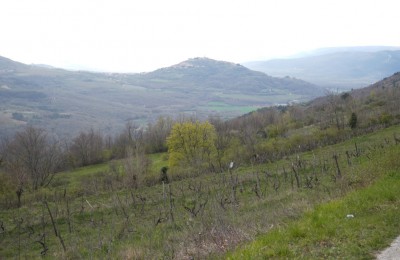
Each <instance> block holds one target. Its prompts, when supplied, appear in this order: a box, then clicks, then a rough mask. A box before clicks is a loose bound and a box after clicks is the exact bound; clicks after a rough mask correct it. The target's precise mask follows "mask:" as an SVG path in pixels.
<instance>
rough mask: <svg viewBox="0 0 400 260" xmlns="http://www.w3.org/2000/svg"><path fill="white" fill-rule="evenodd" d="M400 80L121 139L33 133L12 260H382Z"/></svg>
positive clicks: (7, 236) (394, 205)
mask: <svg viewBox="0 0 400 260" xmlns="http://www.w3.org/2000/svg"><path fill="white" fill-rule="evenodd" d="M399 82H400V74H399V73H396V74H394V75H393V76H391V77H388V78H386V79H384V80H383V81H380V82H377V83H376V84H374V85H372V86H370V87H368V88H365V89H360V90H355V91H352V92H346V93H340V94H337V95H334V94H332V95H330V96H326V97H323V98H318V99H315V100H313V101H311V102H308V103H305V104H293V105H290V106H278V107H272V108H264V109H260V110H258V111H255V112H252V113H249V114H246V115H243V116H241V117H238V118H234V119H232V120H229V121H223V120H220V119H218V118H210V119H209V121H205V122H202V121H198V120H196V119H193V118H186V119H185V118H180V119H178V120H176V121H173V120H172V119H160V120H159V121H158V122H157V123H156V124H152V125H150V126H149V128H148V129H146V131H143V130H142V129H141V128H138V127H135V126H134V125H130V124H128V125H126V127H125V129H124V131H122V132H121V133H119V134H118V135H117V136H115V137H113V138H107V137H104V138H103V137H102V136H101V134H99V133H98V132H95V131H93V130H92V131H89V132H82V133H81V134H80V135H79V136H77V137H75V138H73V139H72V140H67V141H66V140H62V142H57V140H54V138H53V137H52V136H51V135H46V132H45V131H44V130H40V129H35V128H32V127H31V128H26V129H25V130H23V131H19V132H17V133H16V135H15V136H14V137H12V138H10V140H8V141H5V142H2V143H1V146H0V162H1V164H0V178H1V179H0V232H1V233H0V236H1V240H0V258H21V257H24V258H42V257H44V258H113V259H114V258H115V259H155V258H156V259H158V258H177V259H190V258H223V257H228V258H248V259H253V258H266V257H276V258H279V257H282V258H292V257H294V258H296V257H298V258H326V257H327V258H346V259H347V258H373V257H374V255H375V254H376V252H377V251H378V250H381V249H383V248H384V247H386V246H387V245H388V244H389V243H390V241H391V239H393V238H394V237H395V236H396V235H398V234H399V232H398V228H399V223H398V221H397V219H398V218H397V216H398V214H399V213H400V212H399V207H398V206H399V199H398V197H399V196H398V195H399V189H398V186H399V169H400V165H399V161H398V154H399V152H400V150H399V149H400V146H399V144H400V126H399V122H400V116H399V115H400V107H399V105H398V102H397V100H398V98H399V96H400V91H399V90H400V88H399V86H400V85H399ZM33 137H35V138H33ZM60 144H61V145H60ZM154 151H164V152H161V153H155V152H154ZM165 151H167V152H165ZM81 166H84V167H81ZM51 178H52V179H51ZM348 215H349V216H348ZM350 215H352V216H350Z"/></svg>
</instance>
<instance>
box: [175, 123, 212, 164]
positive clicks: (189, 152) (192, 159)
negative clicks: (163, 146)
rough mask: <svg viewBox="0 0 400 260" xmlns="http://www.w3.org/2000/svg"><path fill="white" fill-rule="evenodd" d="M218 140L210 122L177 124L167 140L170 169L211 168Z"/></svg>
mask: <svg viewBox="0 0 400 260" xmlns="http://www.w3.org/2000/svg"><path fill="white" fill-rule="evenodd" d="M216 138H217V135H216V131H215V128H214V126H213V125H212V124H210V123H209V122H208V121H206V122H203V123H201V122H199V121H196V122H194V123H193V122H183V123H176V124H175V125H174V126H173V127H172V130H171V134H170V135H169V136H168V138H167V146H168V154H169V166H170V168H171V169H172V168H174V167H193V168H196V169H203V168H211V167H212V160H213V159H214V157H215V154H216V148H215V140H216Z"/></svg>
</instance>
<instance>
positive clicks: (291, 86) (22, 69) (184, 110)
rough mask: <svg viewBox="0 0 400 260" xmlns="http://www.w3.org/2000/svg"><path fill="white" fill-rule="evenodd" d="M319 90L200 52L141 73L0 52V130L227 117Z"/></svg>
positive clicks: (70, 132) (106, 128)
mask: <svg viewBox="0 0 400 260" xmlns="http://www.w3.org/2000/svg"><path fill="white" fill-rule="evenodd" d="M322 94H323V92H322V91H321V89H319V88H318V87H316V86H315V85H312V84H310V83H307V82H304V81H301V80H297V79H292V78H275V77H270V76H267V75H265V74H264V73H260V72H255V71H251V70H249V69H247V68H245V67H243V66H241V65H237V64H232V63H228V62H221V61H215V60H211V59H205V58H204V59H203V58H199V59H190V60H188V61H185V62H183V63H180V64H178V65H175V66H172V67H167V68H163V69H159V70H156V71H154V72H150V73H141V74H115V73H90V72H84V71H75V72H73V71H66V70H61V69H54V68H53V69H52V68H45V67H43V66H34V65H25V64H22V63H18V62H14V61H11V60H9V59H6V58H1V59H0V101H1V102H0V123H1V125H2V127H1V128H0V136H2V135H3V136H4V135H11V134H12V133H14V132H15V131H16V130H19V129H22V127H24V126H26V125H33V126H39V127H45V128H46V129H48V130H50V129H52V131H53V132H55V133H56V134H57V135H59V136H66V137H72V136H74V135H75V134H77V133H78V132H79V131H80V130H82V129H89V128H95V129H99V130H101V131H102V132H107V133H109V134H115V133H116V132H118V131H120V130H121V129H122V128H123V126H124V124H125V123H126V122H127V121H133V122H135V123H137V124H139V125H146V124H147V123H148V122H154V121H155V120H156V119H157V118H158V117H160V116H177V115H179V114H186V115H188V114H190V115H194V114H195V115H196V116H198V117H199V118H203V119H204V118H206V117H208V116H209V115H211V114H219V115H220V116H221V117H223V118H233V117H235V116H238V115H241V114H242V113H243V111H245V112H249V111H252V110H255V109H257V108H259V107H264V106H268V105H275V104H287V103H289V102H293V101H297V102H298V101H306V100H310V99H311V98H313V97H316V96H318V95H322ZM216 103H217V104H219V105H218V106H215V105H214V104H216ZM220 107H224V108H225V109H220Z"/></svg>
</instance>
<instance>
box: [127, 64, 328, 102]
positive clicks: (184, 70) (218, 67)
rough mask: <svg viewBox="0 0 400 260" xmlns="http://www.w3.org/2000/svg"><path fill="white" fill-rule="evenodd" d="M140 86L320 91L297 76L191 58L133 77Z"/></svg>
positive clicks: (256, 90) (251, 90) (317, 93)
mask: <svg viewBox="0 0 400 260" xmlns="http://www.w3.org/2000/svg"><path fill="white" fill-rule="evenodd" d="M134 79H135V80H137V83H138V84H139V85H142V86H148V87H153V88H175V89H182V90H185V89H186V90H187V89H192V90H197V91H198V90H211V91H218V92H228V93H229V92H231V93H232V92H238V93H249V94H252V93H253V94H254V93H271V94H276V93H282V92H285V91H286V92H287V93H293V94H298V95H306V96H317V95H319V94H322V93H323V92H322V90H321V88H319V87H317V86H315V85H313V84H310V83H308V82H305V81H303V80H300V79H295V78H290V77H284V78H278V77H271V76H269V75H266V74H265V73H262V72H258V71H253V70H250V69H248V68H246V67H244V66H242V65H240V64H235V63H230V62H224V61H217V60H213V59H208V58H194V59H189V60H186V61H183V62H181V63H179V64H176V65H174V66H171V67H167V68H162V69H158V70H156V71H153V72H150V73H146V74H141V75H138V76H137V77H135V78H134Z"/></svg>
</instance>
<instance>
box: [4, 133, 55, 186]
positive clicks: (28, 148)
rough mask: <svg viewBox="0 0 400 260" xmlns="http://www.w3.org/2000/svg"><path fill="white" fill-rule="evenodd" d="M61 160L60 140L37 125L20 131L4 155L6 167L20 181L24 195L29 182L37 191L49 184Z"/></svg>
mask: <svg viewBox="0 0 400 260" xmlns="http://www.w3.org/2000/svg"><path fill="white" fill-rule="evenodd" d="M61 163H62V156H61V150H60V147H59V145H58V142H57V141H56V140H53V139H51V138H49V137H48V135H47V133H46V132H45V131H44V130H43V129H38V128H34V127H27V128H26V129H25V130H24V131H22V132H18V133H16V134H15V136H14V139H12V140H11V141H10V142H9V143H8V145H7V147H6V152H5V156H4V164H5V167H6V169H7V171H8V172H9V173H10V174H12V176H13V178H14V179H16V180H17V182H18V186H19V188H20V189H21V190H20V192H19V193H20V194H22V187H23V186H25V185H26V184H27V182H28V183H29V184H30V186H31V188H32V189H33V190H37V189H38V188H39V187H41V186H47V185H48V184H49V183H50V182H51V180H52V179H53V177H54V174H55V172H56V171H57V170H58V169H59V167H60V166H61Z"/></svg>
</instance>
